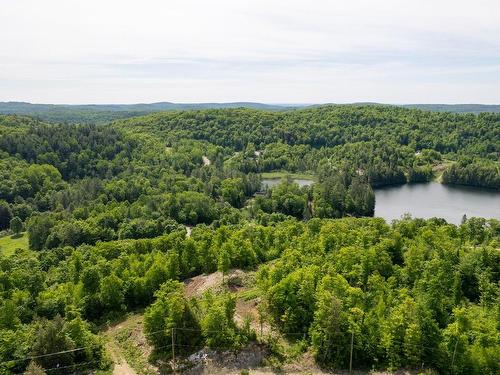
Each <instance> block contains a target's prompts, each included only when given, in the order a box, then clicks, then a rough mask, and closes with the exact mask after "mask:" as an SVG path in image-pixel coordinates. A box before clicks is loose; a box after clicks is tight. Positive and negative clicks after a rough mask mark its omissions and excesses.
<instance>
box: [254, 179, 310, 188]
mask: <svg viewBox="0 0 500 375" xmlns="http://www.w3.org/2000/svg"><path fill="white" fill-rule="evenodd" d="M281 180H282V179H281V178H263V179H262V188H263V189H264V188H268V189H269V188H272V187H273V186H276V185H278V184H279V183H280V182H281ZM292 181H293V182H295V183H297V184H298V185H299V186H300V187H302V186H309V185H312V184H314V180H309V179H305V178H292Z"/></svg>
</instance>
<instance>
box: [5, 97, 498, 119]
mask: <svg viewBox="0 0 500 375" xmlns="http://www.w3.org/2000/svg"><path fill="white" fill-rule="evenodd" d="M319 105H321V104H317V105H316V104H313V105H308V104H264V103H253V102H232V103H171V102H159V103H139V104H86V105H69V104H32V103H25V102H0V114H16V115H25V116H30V117H34V118H38V119H40V120H43V121H50V122H59V123H105V122H109V121H113V120H118V119H124V118H129V117H135V116H141V115H146V114H149V113H153V112H161V111H173V110H190V109H220V108H251V109H261V110H267V111H286V110H293V109H297V108H304V107H315V106H319ZM331 105H335V104H334V103H332V104H331ZM353 105H380V104H379V103H354V104H353ZM397 106H398V107H404V108H415V109H421V110H426V111H434V112H453V113H475V114H477V113H481V112H500V105H486V104H402V105H397Z"/></svg>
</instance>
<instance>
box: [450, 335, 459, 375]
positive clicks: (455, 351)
mask: <svg viewBox="0 0 500 375" xmlns="http://www.w3.org/2000/svg"><path fill="white" fill-rule="evenodd" d="M457 345H458V339H457V341H455V349H453V357H452V359H451V373H452V374H454V373H455V370H454V368H453V365H454V364H455V354H457Z"/></svg>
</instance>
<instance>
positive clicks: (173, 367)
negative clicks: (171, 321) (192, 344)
mask: <svg viewBox="0 0 500 375" xmlns="http://www.w3.org/2000/svg"><path fill="white" fill-rule="evenodd" d="M170 332H171V336H172V370H174V374H177V365H176V364H175V340H174V328H173V327H172V329H171V331H170Z"/></svg>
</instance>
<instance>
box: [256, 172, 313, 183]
mask: <svg viewBox="0 0 500 375" xmlns="http://www.w3.org/2000/svg"><path fill="white" fill-rule="evenodd" d="M286 176H290V177H291V178H298V179H302V180H313V181H316V180H317V178H316V176H315V175H313V174H312V173H290V172H286V171H285V172H264V173H262V178H283V177H286Z"/></svg>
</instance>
